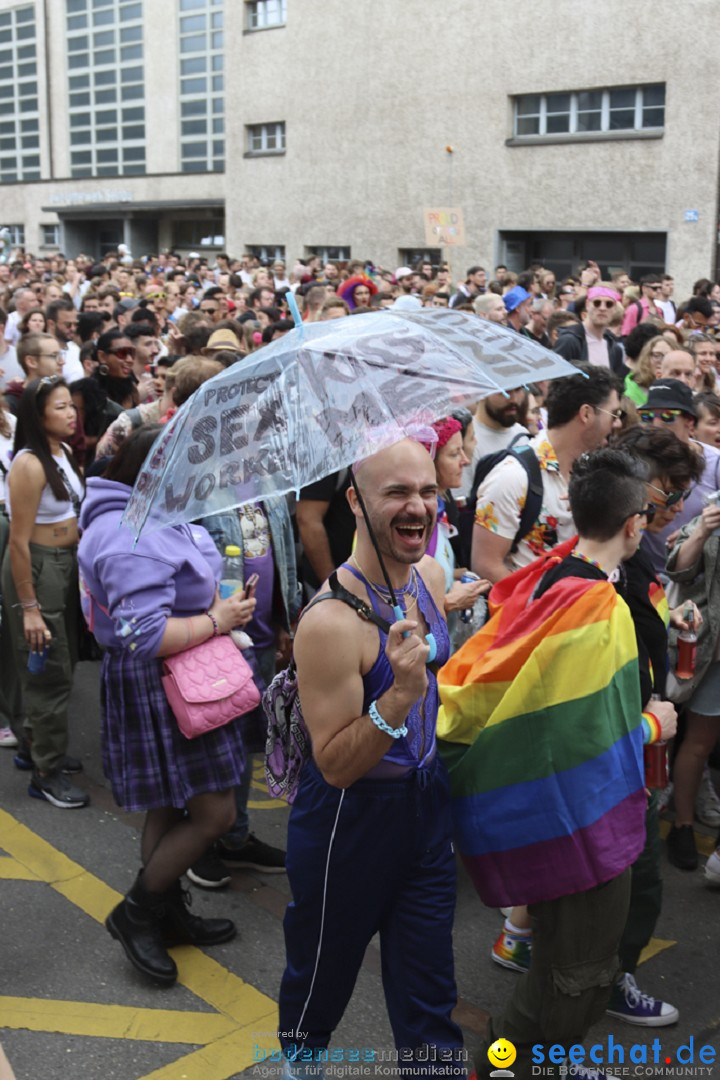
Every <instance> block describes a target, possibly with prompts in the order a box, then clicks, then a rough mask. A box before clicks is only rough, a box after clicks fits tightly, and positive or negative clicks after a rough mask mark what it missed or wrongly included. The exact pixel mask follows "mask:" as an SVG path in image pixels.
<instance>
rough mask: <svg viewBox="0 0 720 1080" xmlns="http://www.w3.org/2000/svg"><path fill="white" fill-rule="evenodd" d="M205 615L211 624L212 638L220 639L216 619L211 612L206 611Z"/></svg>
mask: <svg viewBox="0 0 720 1080" xmlns="http://www.w3.org/2000/svg"><path fill="white" fill-rule="evenodd" d="M205 614H206V615H207V617H208V619H209V620H210V622H211V623H212V624H213V637H220V627H219V626H218V622H217V619H216V618H215V616H214V615H213V614H212V612H211V611H206V612H205Z"/></svg>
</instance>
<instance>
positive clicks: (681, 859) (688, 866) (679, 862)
mask: <svg viewBox="0 0 720 1080" xmlns="http://www.w3.org/2000/svg"><path fill="white" fill-rule="evenodd" d="M666 843H667V852H668V858H669V860H670V862H671V863H672V864H673V866H677V868H678V869H679V870H697V865H698V853H697V848H696V847H695V833H694V832H693V827H692V825H680V827H679V828H678V827H677V826H676V825H673V827H672V828H671V830H670V832H669V833H668V834H667V840H666Z"/></svg>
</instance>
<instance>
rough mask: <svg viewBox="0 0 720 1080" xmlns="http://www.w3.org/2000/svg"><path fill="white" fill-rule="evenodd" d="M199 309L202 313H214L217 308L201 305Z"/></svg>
mask: <svg viewBox="0 0 720 1080" xmlns="http://www.w3.org/2000/svg"><path fill="white" fill-rule="evenodd" d="M200 310H201V311H202V313H203V315H214V314H215V312H216V311H217V310H218V308H216V307H201V308H200Z"/></svg>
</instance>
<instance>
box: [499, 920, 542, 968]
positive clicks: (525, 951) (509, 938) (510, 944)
mask: <svg viewBox="0 0 720 1080" xmlns="http://www.w3.org/2000/svg"><path fill="white" fill-rule="evenodd" d="M531 956H532V933H531V932H530V931H528V932H527V934H512V933H511V932H510V931H509V930H506V929H505V928H504V927H503V930H502V933H501V934H500V937H499V938H498V939H497V941H496V942H495V944H494V945H493V947H492V949H491V950H490V959H491V960H494V961H495V963H496V964H500V966H501V967H505V968H510V970H511V971H527V970H528V969H529V967H530V958H531Z"/></svg>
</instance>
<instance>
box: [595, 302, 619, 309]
mask: <svg viewBox="0 0 720 1080" xmlns="http://www.w3.org/2000/svg"><path fill="white" fill-rule="evenodd" d="M592 306H593V307H594V308H614V307H615V301H614V300H593V301H592Z"/></svg>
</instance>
